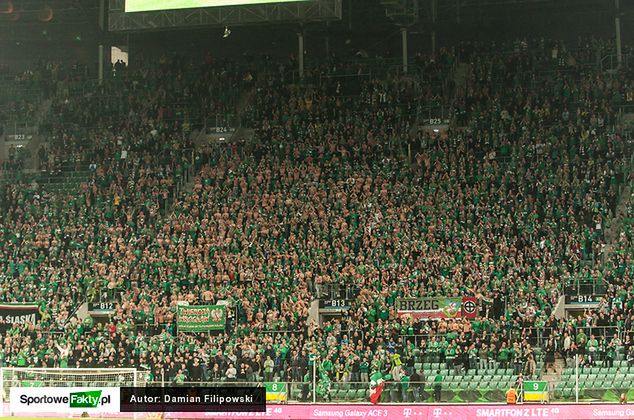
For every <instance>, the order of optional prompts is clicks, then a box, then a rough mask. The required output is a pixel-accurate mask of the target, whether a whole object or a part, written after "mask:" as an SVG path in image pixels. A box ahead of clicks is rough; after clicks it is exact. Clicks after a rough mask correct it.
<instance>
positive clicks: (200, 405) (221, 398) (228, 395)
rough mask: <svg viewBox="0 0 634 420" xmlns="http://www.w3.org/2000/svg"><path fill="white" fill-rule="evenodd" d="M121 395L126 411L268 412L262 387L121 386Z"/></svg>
mask: <svg viewBox="0 0 634 420" xmlns="http://www.w3.org/2000/svg"><path fill="white" fill-rule="evenodd" d="M120 395H121V406H120V410H121V412H123V413H147V412H166V413H169V412H179V411H182V412H189V413H192V412H216V413H217V412H232V411H234V412H258V413H263V412H265V411H266V390H265V388H263V387H257V388H254V387H214V388H207V387H173V388H133V387H122V388H121V391H120Z"/></svg>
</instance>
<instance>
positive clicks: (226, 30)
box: [222, 26, 231, 38]
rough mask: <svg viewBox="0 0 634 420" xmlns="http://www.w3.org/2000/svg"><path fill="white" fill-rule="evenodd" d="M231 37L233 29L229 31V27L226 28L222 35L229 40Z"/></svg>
mask: <svg viewBox="0 0 634 420" xmlns="http://www.w3.org/2000/svg"><path fill="white" fill-rule="evenodd" d="M229 35H231V29H229V28H228V27H227V26H225V33H224V34H223V35H222V37H223V38H229Z"/></svg>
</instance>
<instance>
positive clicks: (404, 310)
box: [396, 297, 478, 319]
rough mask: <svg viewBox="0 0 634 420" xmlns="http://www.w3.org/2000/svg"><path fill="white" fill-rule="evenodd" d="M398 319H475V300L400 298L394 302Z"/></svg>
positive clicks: (461, 298)
mask: <svg viewBox="0 0 634 420" xmlns="http://www.w3.org/2000/svg"><path fill="white" fill-rule="evenodd" d="M396 309H397V311H398V316H399V317H412V318H423V319H431V318H447V319H452V318H475V317H476V316H477V309H478V308H477V300H476V299H475V298H473V297H457V298H456V297H427V298H401V299H397V300H396Z"/></svg>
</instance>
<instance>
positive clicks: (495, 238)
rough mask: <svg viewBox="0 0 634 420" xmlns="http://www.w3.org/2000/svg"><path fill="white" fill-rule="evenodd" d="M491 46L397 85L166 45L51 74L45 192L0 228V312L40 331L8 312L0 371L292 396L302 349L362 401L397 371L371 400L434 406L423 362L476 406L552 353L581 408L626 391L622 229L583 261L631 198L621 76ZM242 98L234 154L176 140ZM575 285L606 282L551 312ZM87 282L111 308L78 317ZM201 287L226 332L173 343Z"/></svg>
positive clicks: (28, 186) (627, 256) (28, 199)
mask: <svg viewBox="0 0 634 420" xmlns="http://www.w3.org/2000/svg"><path fill="white" fill-rule="evenodd" d="M509 47H510V51H508V49H507V48H497V47H496V46H490V45H479V44H464V45H462V46H460V47H459V48H457V49H456V50H454V51H450V50H444V51H443V54H441V58H440V59H438V61H437V62H436V61H434V62H431V61H428V60H425V59H424V58H423V57H420V58H419V65H420V70H419V71H418V72H415V73H414V75H409V76H403V75H400V74H398V73H396V74H395V73H390V72H386V73H385V74H382V75H381V76H380V77H365V76H364V74H366V73H365V72H364V71H362V70H359V71H357V76H358V77H355V78H349V79H350V80H343V78H337V77H336V76H337V70H336V69H338V68H342V67H341V66H345V65H344V64H341V63H334V62H333V63H328V64H327V65H325V67H323V68H321V69H319V72H321V73H320V74H322V75H330V76H332V77H324V78H323V79H324V80H326V81H325V82H323V83H314V84H312V85H308V86H306V85H291V84H289V83H288V82H289V80H287V75H286V74H285V73H284V72H278V73H275V72H273V73H263V72H258V71H257V66H256V67H253V68H243V67H238V66H237V65H235V64H232V63H213V64H211V63H204V64H202V65H192V64H190V63H185V62H184V61H181V60H179V59H165V60H163V61H162V62H161V63H157V64H155V65H149V64H148V65H144V66H143V67H141V68H130V69H127V70H126V71H125V72H124V73H123V75H118V76H117V77H118V78H119V79H114V80H110V81H108V83H107V84H106V85H104V86H91V85H90V84H89V83H88V82H86V81H85V80H76V81H74V82H65V83H63V84H59V83H56V86H57V89H52V90H53V91H54V93H53V94H52V106H51V110H50V114H49V115H48V120H47V123H46V124H45V129H46V130H47V132H48V133H49V141H48V144H47V145H46V147H45V148H44V149H43V152H42V154H41V159H40V165H41V168H42V169H45V171H46V172H55V173H57V174H62V175H61V178H62V179H63V180H64V182H63V184H64V185H62V186H60V185H59V184H47V183H42V182H38V181H41V178H33V179H26V178H25V179H23V180H22V181H16V182H13V183H8V184H7V185H6V186H5V187H4V193H3V197H4V199H3V200H2V201H3V203H4V204H3V206H4V208H5V209H6V212H4V216H3V218H2V219H1V225H0V285H1V286H2V287H1V289H0V301H3V302H41V308H40V311H41V320H40V321H39V322H38V323H37V325H18V324H16V325H7V326H5V327H6V328H5V329H6V334H5V335H4V339H3V341H2V343H0V356H1V357H0V365H2V364H4V365H6V366H19V367H23V366H34V367H35V366H42V367H92V368H99V367H140V368H144V369H147V370H148V378H149V379H150V380H151V381H165V382H171V383H184V382H190V381H192V382H218V381H238V382H258V381H262V380H267V381H272V380H275V381H281V382H291V383H296V384H303V383H306V382H309V379H307V378H312V377H311V376H310V375H311V371H312V364H313V363H318V364H319V366H318V367H319V371H320V372H323V373H325V375H326V376H327V377H328V378H329V380H330V381H332V382H333V383H332V385H331V386H330V392H329V398H331V399H333V400H339V401H343V400H345V401H352V400H366V399H367V398H368V393H369V391H368V389H367V388H368V382H369V378H370V376H371V374H372V373H374V372H377V371H379V372H382V373H384V374H389V375H391V377H392V378H393V381H391V382H390V383H389V384H388V388H387V392H385V393H384V395H385V397H383V398H384V400H385V401H422V400H429V401H431V400H432V395H431V394H432V391H431V390H432V385H433V384H432V379H433V377H434V375H435V374H436V372H437V371H439V372H440V374H441V375H442V376H443V378H444V382H443V385H444V387H445V395H444V396H443V399H447V400H450V401H463V400H469V401H485V400H487V399H490V400H491V399H492V400H495V399H501V398H503V395H504V394H503V392H504V391H505V390H506V389H507V388H508V386H509V385H511V384H514V383H516V380H517V378H518V375H519V374H520V373H522V374H523V375H524V377H526V378H532V379H537V378H540V377H541V375H542V372H544V371H545V370H546V367H545V366H544V362H545V361H548V359H549V357H552V358H553V359H554V357H555V353H557V354H558V355H561V356H562V357H563V358H564V359H566V358H568V357H570V356H574V355H576V354H583V355H584V356H583V357H584V359H583V362H582V364H583V365H584V367H583V370H582V378H583V380H582V383H583V384H585V385H584V389H587V390H588V391H587V392H588V395H589V396H593V397H596V394H592V392H591V390H593V389H596V390H606V389H620V388H622V384H624V383H626V382H627V381H631V379H632V378H631V377H630V375H631V374H632V373H634V371H632V372H630V366H631V365H632V363H634V362H632V361H631V360H634V356H633V357H630V354H631V352H632V351H633V349H632V347H631V345H629V343H630V341H631V334H632V333H633V331H632V328H633V327H632V320H633V319H634V314H632V307H633V305H634V300H633V299H632V296H631V274H632V265H631V261H632V246H631V241H632V236H631V235H632V232H631V230H630V226H631V224H630V223H628V222H627V221H625V223H624V224H623V231H622V232H619V236H618V238H619V239H618V240H617V241H616V242H614V243H612V246H613V248H612V253H611V254H610V256H609V258H608V259H607V260H605V261H604V260H603V259H602V258H600V257H599V256H600V255H601V251H602V249H603V247H604V246H605V245H606V244H607V243H608V241H609V239H608V238H606V230H607V229H608V227H609V226H607V225H608V224H609V223H610V221H611V220H612V219H613V217H614V215H615V213H616V211H617V207H618V205H619V200H620V198H621V197H622V196H623V195H624V194H626V193H627V192H630V191H631V175H630V170H631V164H632V162H631V156H632V148H631V138H630V137H629V134H627V133H621V132H617V131H616V130H615V125H616V120H617V113H618V106H619V105H620V104H621V103H623V102H626V101H628V97H629V96H628V95H629V92H630V89H631V86H632V82H631V80H629V78H628V77H627V75H626V73H617V74H615V75H606V74H604V73H601V72H599V71H597V70H596V69H595V68H594V67H593V66H592V65H591V64H590V63H591V61H592V57H593V53H594V51H595V49H596V48H595V47H594V46H589V45H583V44H582V45H581V47H580V48H578V49H566V47H565V46H564V45H563V43H561V42H556V43H555V42H553V43H544V42H541V43H540V42H537V43H535V44H529V43H527V42H525V41H520V42H516V43H515V44H513V45H512V46H509ZM605 48H608V47H605ZM555 51H556V53H555ZM346 65H347V66H351V67H352V68H361V69H363V67H358V66H357V67H355V65H352V64H346ZM316 74H317V73H315V74H314V75H313V79H316V77H317V76H316ZM368 74H371V73H368ZM430 74H431V76H430ZM247 76H248V77H247ZM62 85H63V88H62V89H60V86H62ZM199 92H205V94H204V95H200V94H198V93H199ZM245 95H249V97H250V101H249V103H248V104H247V106H246V107H245V109H244V115H243V116H244V125H245V126H249V127H251V128H254V129H255V132H256V134H255V138H254V139H253V140H252V141H251V142H249V143H248V144H243V145H241V147H235V146H228V145H226V144H206V145H200V144H196V142H195V141H193V140H192V136H191V133H192V132H193V131H194V130H195V129H198V128H200V126H201V125H202V124H203V122H204V118H205V116H207V115H210V114H215V113H225V114H226V113H233V112H235V110H236V109H237V108H238V103H239V101H240V99H241V98H242V97H244V96H245ZM432 109H433V110H434V112H435V111H436V110H438V109H443V110H444V109H446V110H447V115H448V116H449V120H450V122H449V129H448V130H447V131H446V132H442V133H436V132H434V131H430V130H426V129H424V127H423V126H424V124H423V120H424V119H425V118H426V115H428V114H427V113H428V112H431V111H430V110H432ZM442 113H443V114H444V111H442ZM4 168H5V170H6V171H19V167H18V166H15V165H13V164H8V165H6V164H5V166H4ZM622 191H624V192H622ZM627 208H628V209H629V210H628V213H627V215H628V217H629V218H630V219H631V217H632V201H631V199H630V201H629V204H628V207H627ZM579 279H601V280H603V281H605V282H606V283H607V285H608V286H607V293H606V297H605V302H604V304H603V305H602V306H601V307H600V309H598V310H596V311H586V313H585V314H584V316H583V317H580V318H579V319H573V318H559V319H558V318H556V317H555V314H554V309H555V307H556V306H557V304H558V302H559V298H560V296H561V295H562V293H563V292H562V291H563V288H564V285H565V284H566V283H567V282H569V281H578V280H579ZM102 293H106V294H107V295H108V296H110V297H111V298H112V299H115V300H116V302H117V304H116V308H115V311H114V316H112V318H111V319H109V320H108V322H94V323H93V322H92V320H91V318H90V317H87V318H85V320H80V318H79V317H78V316H77V313H76V311H77V309H78V307H77V304H78V303H82V302H86V301H89V302H90V301H95V300H96V299H97V296H99V295H101V294H102ZM342 295H345V296H346V297H349V298H350V299H351V300H352V302H353V303H352V307H351V308H350V309H349V310H348V311H347V313H346V314H345V316H343V317H342V318H341V319H333V320H331V321H327V322H325V323H323V325H316V324H315V323H313V322H309V319H310V316H309V312H310V307H311V304H312V302H313V300H314V299H316V298H320V297H323V296H342ZM466 295H470V296H476V297H477V298H478V301H479V304H480V306H481V311H480V315H479V316H478V317H477V318H476V319H475V320H448V321H447V320H441V321H424V320H421V321H417V320H414V319H400V318H399V317H398V316H397V313H396V309H395V306H394V305H395V302H396V299H398V298H402V297H422V296H466ZM500 296H503V297H504V298H505V299H506V303H507V307H508V312H506V313H504V311H502V313H499V312H498V310H497V309H496V308H495V307H494V305H493V302H494V301H495V300H498V299H499V297H500ZM218 300H224V301H228V302H229V304H230V307H231V308H233V311H232V312H231V314H230V315H231V316H230V317H229V320H228V323H227V328H226V331H225V332H223V333H221V334H215V335H214V334H211V335H209V334H206V333H202V334H198V335H186V334H183V333H178V332H177V331H176V325H175V308H176V305H177V303H178V302H182V301H187V302H189V303H190V304H196V303H208V302H216V301H218ZM593 332H596V333H595V334H594V335H593V334H592V333H593ZM595 338H596V339H597V344H596V345H594V339H595ZM595 347H596V349H595ZM315 355H318V356H319V361H318V362H315V361H314V359H313V357H314V356H315ZM593 359H594V360H593ZM611 360H612V362H611ZM570 369H572V368H571V367H567V368H566V369H565V370H564V371H563V373H562V377H561V383H560V384H558V385H557V394H556V395H559V396H561V398H570V397H571V395H572V391H571V390H572V386H571V381H570V372H571V370H570ZM302 392H303V391H302V385H299V386H295V387H293V388H292V392H291V394H292V397H293V398H296V399H299V398H302V395H301V394H302ZM326 394H328V393H324V395H323V396H324V397H325V396H326Z"/></svg>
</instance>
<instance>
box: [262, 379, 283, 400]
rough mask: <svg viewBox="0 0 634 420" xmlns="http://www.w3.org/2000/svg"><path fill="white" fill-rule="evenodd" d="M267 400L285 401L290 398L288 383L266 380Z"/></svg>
mask: <svg viewBox="0 0 634 420" xmlns="http://www.w3.org/2000/svg"><path fill="white" fill-rule="evenodd" d="M264 387H265V388H266V401H267V402H269V401H274V402H283V401H287V400H288V396H287V392H286V389H287V388H286V384H285V383H279V382H265V383H264Z"/></svg>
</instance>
